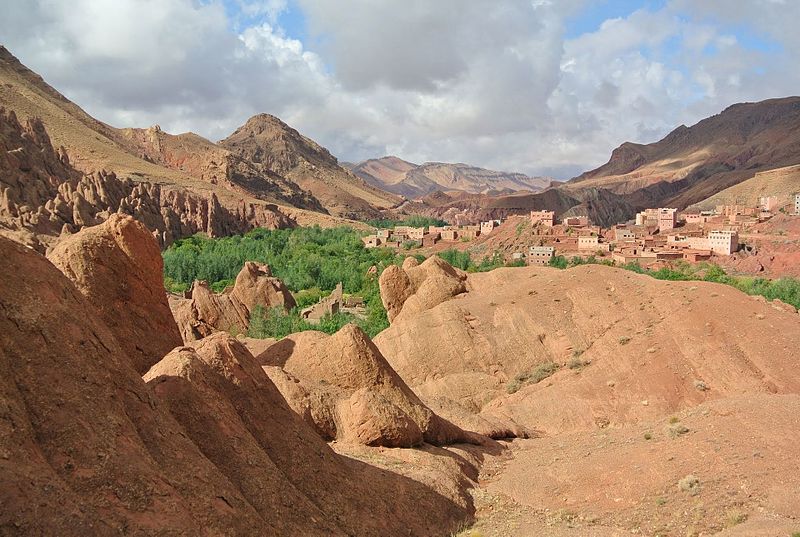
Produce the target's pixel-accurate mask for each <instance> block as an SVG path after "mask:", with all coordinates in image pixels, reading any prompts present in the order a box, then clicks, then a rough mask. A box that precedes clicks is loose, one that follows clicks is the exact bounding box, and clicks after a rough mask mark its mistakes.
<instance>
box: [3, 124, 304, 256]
mask: <svg viewBox="0 0 800 537" xmlns="http://www.w3.org/2000/svg"><path fill="white" fill-rule="evenodd" d="M117 212H119V213H124V214H129V215H131V216H133V217H135V218H136V219H137V220H139V221H141V222H142V223H144V224H145V225H146V226H147V227H148V228H149V229H150V230H151V231H153V233H154V234H155V235H156V237H157V239H158V240H159V243H160V244H161V245H167V244H169V243H171V242H172V241H174V240H175V239H178V238H181V237H186V236H190V235H193V234H195V233H198V232H204V233H206V234H208V235H209V236H212V237H218V236H223V235H231V234H235V233H244V232H246V231H249V230H250V229H253V228H254V227H267V228H280V227H288V226H291V225H292V222H291V221H290V220H289V218H288V217H286V216H285V215H283V214H282V213H281V212H280V211H279V210H278V208H277V207H276V206H274V205H267V204H253V203H245V202H240V203H239V205H238V206H236V207H223V206H222V205H221V204H220V202H219V200H218V199H217V197H216V195H215V194H213V193H211V194H210V195H208V197H204V196H203V195H199V194H195V193H191V192H188V191H185V190H176V189H173V188H162V187H161V186H160V185H157V184H152V183H148V182H133V181H131V180H120V179H118V178H117V177H116V175H114V174H113V173H106V172H102V171H101V172H96V173H93V174H90V175H83V174H81V173H80V172H78V171H76V170H75V169H74V168H73V167H72V166H70V164H69V160H68V158H67V155H66V153H65V152H64V151H63V149H60V150H58V151H56V150H55V149H54V148H53V146H52V144H51V143H50V138H49V137H48V135H47V132H46V131H45V128H44V126H43V124H42V122H41V121H39V120H29V121H27V122H26V124H25V126H22V125H20V123H19V122H18V121H17V118H16V116H15V114H14V112H12V111H5V110H3V109H0V233H2V234H4V235H6V236H9V237H11V238H14V239H15V240H18V241H20V242H22V243H24V244H26V245H28V246H31V247H32V248H35V249H36V250H38V251H41V252H44V251H45V250H46V249H47V248H48V247H50V246H52V245H53V244H54V243H55V242H56V241H57V239H58V237H59V236H60V235H62V234H69V233H75V232H77V231H79V230H80V229H81V228H83V227H85V226H92V225H96V224H98V223H100V222H102V221H104V220H106V219H108V218H109V217H110V216H111V215H112V214H114V213H117Z"/></svg>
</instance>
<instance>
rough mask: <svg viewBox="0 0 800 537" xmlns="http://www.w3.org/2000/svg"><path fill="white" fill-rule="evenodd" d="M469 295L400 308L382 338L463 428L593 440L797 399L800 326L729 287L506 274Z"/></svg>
mask: <svg viewBox="0 0 800 537" xmlns="http://www.w3.org/2000/svg"><path fill="white" fill-rule="evenodd" d="M467 288H468V292H467V293H465V294H463V295H461V296H459V297H458V298H454V299H450V300H446V301H444V302H442V303H440V304H438V305H436V306H434V307H432V308H429V309H425V310H421V311H417V312H416V313H415V314H414V315H407V314H406V307H408V306H407V305H406V306H403V310H402V311H401V313H400V315H399V316H398V317H397V318H395V319H394V321H393V322H392V324H391V326H390V327H389V328H387V329H386V330H384V331H383V332H381V333H380V334H378V336H376V338H375V344H376V346H377V347H378V348H379V349H380V351H381V353H382V354H383V356H385V357H386V360H387V361H388V362H389V364H390V365H391V366H392V368H393V369H394V370H395V371H397V373H398V374H399V375H400V376H401V377H402V378H403V379H404V380H405V381H406V382H407V383H408V385H409V386H410V387H411V389H413V390H414V392H415V393H416V394H417V395H418V396H419V397H420V399H421V400H422V401H423V402H424V403H425V404H426V405H427V406H428V407H429V408H431V409H432V410H433V411H434V412H436V413H437V414H439V415H441V416H442V417H443V418H445V419H448V420H450V421H451V422H453V423H455V424H456V425H458V426H460V427H462V428H465V429H469V430H473V431H477V432H480V433H483V434H487V435H490V436H494V437H499V436H503V435H508V434H510V435H514V436H520V435H523V436H524V435H535V434H537V431H538V432H543V433H546V434H548V435H552V434H559V433H565V432H575V431H581V430H583V431H586V430H589V431H591V430H595V429H598V428H604V427H608V426H623V425H629V424H632V423H638V422H641V421H642V420H649V419H657V418H662V417H664V416H668V415H669V414H670V413H673V412H678V411H680V410H683V409H687V408H691V407H693V406H696V405H698V404H700V403H702V402H704V401H706V400H707V399H709V398H717V397H723V396H732V395H742V394H754V393H763V392H771V393H796V392H797V390H800V384H798V379H797V377H796V376H794V375H790V374H788V372H789V371H791V370H793V369H794V368H796V367H800V363H798V360H800V353H798V352H797V351H796V350H795V346H794V344H793V339H792V338H793V337H794V335H795V334H796V333H797V331H798V330H799V329H800V316H798V315H797V314H796V313H794V312H793V311H784V310H782V309H779V308H777V307H776V305H775V304H773V303H767V302H766V301H764V300H758V299H757V298H753V297H750V296H748V295H745V294H744V293H742V292H740V291H739V290H737V289H735V288H733V287H729V286H724V285H720V284H712V283H708V282H665V281H660V280H656V279H654V278H652V277H650V276H647V275H639V274H635V273H631V272H629V271H625V270H622V269H616V268H612V267H605V266H597V265H587V266H582V267H575V268H571V269H568V270H557V269H553V268H549V267H526V268H501V269H496V270H493V271H491V272H487V273H475V274H470V275H469V278H468V280H467ZM411 300H413V297H412V298H409V299H408V300H407V301H406V304H409V303H410V302H411ZM710 311H712V312H714V314H713V315H712V316H709V314H708V312H710Z"/></svg>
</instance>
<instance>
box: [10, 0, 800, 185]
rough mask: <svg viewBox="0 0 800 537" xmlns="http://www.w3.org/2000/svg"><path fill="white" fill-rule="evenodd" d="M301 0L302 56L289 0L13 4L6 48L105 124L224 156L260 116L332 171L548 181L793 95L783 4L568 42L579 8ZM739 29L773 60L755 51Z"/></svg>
mask: <svg viewBox="0 0 800 537" xmlns="http://www.w3.org/2000/svg"><path fill="white" fill-rule="evenodd" d="M296 1H297V2H299V6H300V7H302V9H303V12H304V14H305V16H306V23H307V25H308V28H309V30H310V32H311V36H312V40H311V41H310V42H309V43H305V44H304V43H302V42H301V41H299V40H297V39H293V38H291V37H289V36H287V35H286V33H285V31H284V30H283V29H282V28H281V27H280V21H281V18H280V16H281V14H282V13H284V12H286V11H287V10H288V9H289V5H288V4H287V0H232V1H230V2H228V4H227V5H228V9H227V10H226V8H225V6H223V4H222V3H221V0H205V1H203V2H199V1H198V0H158V1H156V0H72V1H69V2H68V1H66V0H32V1H23V0H8V1H6V2H4V4H7V5H4V6H3V17H0V35H2V36H3V39H4V40H5V44H6V45H7V46H8V47H9V48H10V49H11V51H12V52H13V53H15V54H16V55H18V56H19V57H20V59H21V60H22V61H23V62H24V63H26V64H27V65H28V66H29V67H31V68H33V69H34V70H36V71H37V72H39V73H40V74H42V75H43V76H44V77H45V79H46V80H48V81H49V82H51V83H52V84H53V85H54V86H55V87H56V88H58V89H59V90H61V91H63V92H64V93H65V94H67V95H68V96H69V97H70V98H72V99H73V100H75V101H77V102H78V104H80V105H81V106H83V107H84V108H86V109H87V110H88V111H89V112H90V113H92V114H94V115H96V116H97V117H99V118H100V119H102V120H105V121H108V122H110V123H112V124H115V125H118V126H146V125H149V124H152V123H159V124H161V126H162V127H163V128H165V129H167V130H169V131H172V132H179V131H183V130H193V131H195V132H199V133H200V134H203V135H205V136H207V137H209V138H211V139H218V138H221V137H223V136H225V135H227V134H228V133H229V132H231V131H232V130H233V129H235V128H236V127H237V126H238V125H239V124H241V123H242V122H244V120H246V119H247V117H249V116H250V115H252V114H255V113H259V112H269V113H273V114H276V115H278V116H280V117H282V118H283V119H284V120H286V121H287V122H288V123H290V124H292V125H293V126H295V127H296V128H298V129H299V130H301V131H302V132H304V133H306V134H308V135H309V136H311V137H312V138H315V139H317V140H318V141H319V142H320V143H322V144H323V145H326V146H327V147H328V148H329V149H331V151H332V152H333V153H334V154H336V155H338V156H340V157H341V158H343V159H350V160H353V159H361V158H367V157H373V156H379V155H381V154H385V153H397V154H400V156H403V157H405V158H408V159H409V160H414V161H424V160H449V161H462V162H470V163H474V164H478V165H483V166H487V167H494V168H500V169H513V170H521V171H526V172H529V173H539V172H550V173H556V174H558V175H560V176H562V177H564V176H568V175H569V174H573V173H578V172H579V171H581V170H582V169H586V168H588V167H592V166H596V165H598V164H601V163H602V162H604V161H605V160H606V159H607V158H608V155H609V153H610V151H611V149H613V147H615V146H616V145H618V144H619V143H621V142H623V141H625V140H633V141H639V142H650V141H654V140H655V139H657V138H659V137H660V136H662V135H664V134H666V132H668V131H669V130H671V129H672V128H674V127H675V126H677V125H678V124H680V123H692V122H694V121H697V120H699V119H701V118H702V117H704V116H706V115H709V114H712V113H716V112H718V111H719V110H721V109H722V108H725V107H726V106H728V105H730V104H732V103H733V102H737V101H741V100H756V99H762V98H766V97H772V96H779V95H785V94H790V93H797V87H798V83H800V78H799V77H800V75H798V74H797V73H796V70H795V69H794V68H792V66H793V65H794V64H795V63H796V60H797V59H798V56H800V37H798V34H797V33H796V32H795V31H794V28H793V24H792V22H791V21H792V20H796V19H797V18H798V16H800V8H799V7H798V5H800V4H798V5H795V4H797V3H789V4H786V5H783V6H780V5H778V4H776V3H775V2H768V1H765V0H752V1H750V2H739V3H738V7H739V9H737V10H736V11H734V10H731V9H729V4H728V3H727V2H724V1H722V0H709V1H708V2H703V3H700V4H702V5H701V6H700V5H699V4H698V3H696V2H689V0H673V1H672V2H671V3H670V4H668V5H667V6H666V7H665V8H663V9H660V10H658V11H655V12H653V11H649V10H646V9H642V10H638V11H635V12H633V13H631V14H630V15H628V16H626V17H621V18H615V19H609V20H607V21H605V22H604V23H603V24H602V25H601V26H600V27H599V28H598V29H597V30H596V31H594V32H591V33H587V34H584V35H581V36H578V37H576V38H574V39H565V37H564V33H565V32H564V28H565V25H566V22H567V19H568V17H570V16H572V15H574V14H575V13H577V11H578V10H579V9H580V8H581V6H582V5H583V2H582V1H581V0H574V1H568V2H565V1H559V2H544V1H536V2H534V1H522V0H508V1H504V2H498V1H495V0H473V1H470V2H463V1H461V0H437V1H436V2H431V1H429V0H408V1H406V2H403V3H402V4H398V3H397V2H393V1H390V0H352V1H351V2H348V3H347V6H346V8H347V9H344V8H343V5H342V3H341V2H340V1H338V0H296ZM231 5H235V6H238V12H232V11H231V10H230V6H231ZM295 9H296V6H295ZM790 12H791V13H790ZM743 25H744V26H747V27H751V28H752V29H753V32H756V33H757V34H758V35H763V36H766V38H769V39H771V40H774V41H776V42H778V43H779V44H780V46H781V47H782V50H780V51H777V52H774V51H773V52H764V51H760V50H758V49H755V50H754V49H753V47H752V46H750V47H749V46H748V44H747V43H746V42H742V40H740V39H738V37H737V34H736V32H734V31H731V30H730V28H738V27H742V26H743ZM309 47H310V48H309Z"/></svg>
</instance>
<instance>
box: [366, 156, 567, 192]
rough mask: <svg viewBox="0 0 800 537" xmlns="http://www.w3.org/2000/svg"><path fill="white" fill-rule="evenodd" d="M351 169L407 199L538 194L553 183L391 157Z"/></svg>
mask: <svg viewBox="0 0 800 537" xmlns="http://www.w3.org/2000/svg"><path fill="white" fill-rule="evenodd" d="M351 169H352V171H353V173H355V174H356V175H357V176H359V177H361V178H362V179H364V180H365V181H367V182H368V183H370V184H371V185H374V186H377V187H378V188H381V189H383V190H386V191H389V192H394V193H395V194H400V195H402V196H405V197H408V198H418V197H421V196H424V195H426V194H430V193H431V192H434V191H440V190H444V191H463V192H470V193H474V194H479V193H491V192H502V191H518V190H527V191H531V192H538V191H540V190H544V189H545V188H547V187H549V186H551V184H552V182H553V181H552V179H550V178H547V177H528V176H527V175H525V174H522V173H510V172H497V171H493V170H487V169H484V168H479V167H477V166H470V165H468V164H446V163H442V162H427V163H425V164H422V165H417V164H412V163H410V162H406V161H404V160H402V159H399V158H397V157H391V156H390V157H383V158H378V159H371V160H367V161H364V162H360V163H358V164H355V165H353V167H352V168H351Z"/></svg>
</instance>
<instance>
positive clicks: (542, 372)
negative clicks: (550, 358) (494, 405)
mask: <svg viewBox="0 0 800 537" xmlns="http://www.w3.org/2000/svg"><path fill="white" fill-rule="evenodd" d="M558 368H559V365H558V364H557V363H555V362H545V363H543V364H539V365H538V366H536V367H535V368H534V369H533V370H532V371H527V372H525V373H520V374H519V375H517V376H516V377H514V379H513V380H512V381H511V382H510V383H509V384H508V387H507V388H506V391H507V392H508V393H514V392H517V391H519V389H520V388H522V387H523V386H527V385H528V384H537V383H539V382H541V381H543V380H544V379H546V378H547V377H549V376H550V375H552V374H553V373H555V372H556V371H558Z"/></svg>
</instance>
